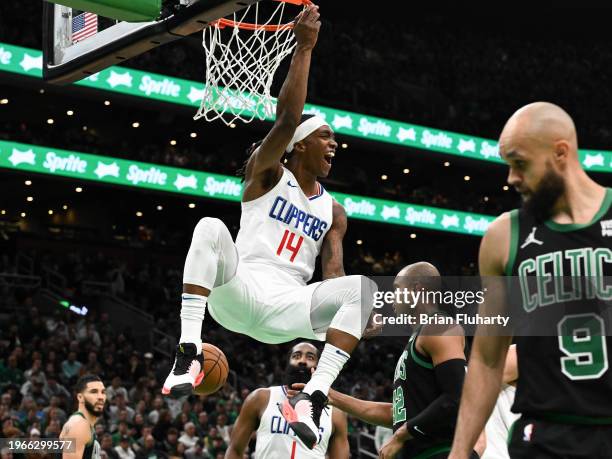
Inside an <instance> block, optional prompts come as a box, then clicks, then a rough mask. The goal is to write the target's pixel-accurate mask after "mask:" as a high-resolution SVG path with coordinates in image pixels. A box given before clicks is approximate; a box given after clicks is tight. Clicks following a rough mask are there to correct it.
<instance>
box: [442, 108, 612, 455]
mask: <svg viewBox="0 0 612 459" xmlns="http://www.w3.org/2000/svg"><path fill="white" fill-rule="evenodd" d="M499 151H500V154H501V157H502V158H503V159H504V161H506V162H507V163H508V165H509V166H510V170H509V174H508V183H509V184H510V185H512V186H514V188H515V189H516V190H517V191H518V192H519V193H520V194H521V197H522V200H523V206H522V208H521V209H520V210H513V211H512V212H507V213H504V214H502V215H501V216H500V217H498V218H497V219H496V220H495V221H494V222H493V223H492V224H491V226H489V229H488V230H487V232H486V234H485V236H484V238H483V239H482V242H481V245H480V253H479V265H480V266H479V269H480V274H481V275H482V276H487V277H483V286H486V287H487V293H486V295H485V301H484V303H483V305H482V306H481V308H482V311H483V313H492V314H506V315H507V314H508V310H509V306H510V305H515V304H517V303H515V302H514V301H512V303H510V301H509V298H508V297H507V296H506V294H505V289H506V284H507V283H508V282H512V281H513V280H512V279H510V280H508V279H501V278H498V277H497V276H504V275H506V276H518V280H519V281H520V287H517V288H516V289H515V290H517V291H518V293H519V295H520V296H521V298H520V300H519V301H518V307H517V308H516V309H514V308H513V309H512V311H513V313H516V315H517V317H516V323H517V324H520V326H518V325H517V326H516V328H515V329H514V330H502V331H501V333H500V331H499V330H491V329H490V328H484V327H483V328H484V330H483V331H484V333H478V332H477V334H476V337H475V339H474V344H473V347H472V354H471V358H470V365H469V368H468V373H467V378H466V383H465V387H464V390H463V396H462V401H461V408H460V410H459V421H458V424H457V430H456V433H455V439H454V442H453V451H452V455H451V457H452V458H454V459H457V458H465V457H467V452H468V451H469V450H470V449H471V445H472V444H473V442H474V440H475V438H476V434H477V433H478V432H479V431H480V430H481V429H482V428H483V426H484V424H485V422H486V420H487V418H488V417H489V414H490V413H491V410H492V409H493V406H494V404H495V400H496V398H497V395H498V394H499V389H500V381H501V377H502V372H503V369H504V365H503V362H504V359H505V357H506V353H507V351H508V346H509V344H510V342H511V340H512V336H500V334H501V335H511V334H512V333H515V338H514V339H515V341H516V352H517V360H518V375H519V378H518V384H517V387H516V396H515V400H514V405H513V407H512V410H513V411H514V412H515V413H521V418H520V419H519V420H518V421H517V422H516V423H515V424H514V426H513V429H512V434H511V436H510V438H509V439H508V440H509V447H508V449H509V453H510V457H511V458H544V457H546V458H549V457H563V458H579V457H580V458H584V457H589V458H591V457H605V456H609V451H612V403H611V399H610V395H611V394H612V371H611V370H610V368H609V367H610V365H609V360H608V359H609V356H610V355H612V339H610V337H609V336H607V333H609V332H610V331H609V327H610V324H609V316H608V319H607V320H608V323H607V324H606V323H605V322H604V317H605V315H603V316H602V312H603V313H604V314H606V315H608V314H609V306H608V305H606V301H608V302H609V300H611V299H612V295H611V294H610V291H612V289H611V288H610V280H609V279H610V277H609V276H611V275H612V249H611V242H610V232H609V227H610V222H612V189H610V188H608V189H606V188H604V187H603V186H601V185H599V184H597V183H596V182H594V181H593V180H592V179H591V178H590V177H589V176H588V175H587V174H586V173H585V171H584V170H583V169H582V165H581V164H580V159H579V157H578V140H577V135H576V128H575V125H574V122H573V120H572V118H571V117H570V116H569V115H568V114H567V113H566V112H565V111H564V110H563V109H562V108H560V107H558V106H556V105H554V104H551V103H546V102H536V103H533V104H529V105H527V106H525V107H522V108H521V109H519V110H518V111H517V112H515V113H514V114H513V115H512V116H511V117H510V119H509V120H508V122H507V123H506V125H505V127H504V129H503V131H502V134H501V136H500V142H499ZM564 273H565V275H566V276H572V277H571V278H568V279H571V282H570V283H571V284H572V286H568V285H567V284H568V283H567V282H564V280H565V279H560V276H563V274H564ZM536 276H537V277H536ZM553 276H554V277H556V279H555V278H554V277H553ZM606 276H608V277H606ZM546 278H550V279H551V280H552V282H551V284H552V285H549V282H542V279H546ZM500 279H501V280H500ZM536 279H537V282H530V281H535V280H536ZM575 281H576V283H575ZM576 284H577V285H576ZM606 284H607V285H606ZM593 289H595V290H593ZM517 299H518V298H517ZM608 304H609V303H608ZM555 316H557V317H555ZM606 325H607V327H608V330H607V333H606V330H605V328H606ZM491 331H492V332H494V333H491Z"/></svg>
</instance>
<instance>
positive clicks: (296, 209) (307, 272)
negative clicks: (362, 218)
mask: <svg viewBox="0 0 612 459" xmlns="http://www.w3.org/2000/svg"><path fill="white" fill-rule="evenodd" d="M317 189H318V192H317V194H315V195H314V196H310V197H308V196H306V195H305V194H304V192H303V191H302V189H301V188H300V185H299V184H298V182H297V180H296V178H295V176H294V175H293V174H292V173H291V171H289V170H288V169H287V168H285V167H283V175H282V176H281V179H280V180H279V181H278V183H277V184H276V185H275V186H274V188H272V189H271V190H270V191H268V192H267V193H266V194H264V195H263V196H260V197H259V198H257V199H254V200H252V201H248V202H243V203H242V216H241V218H240V231H239V232H238V236H237V237H236V247H237V248H238V254H239V256H240V263H246V264H249V265H259V266H253V267H254V269H257V270H262V271H266V270H270V269H272V270H280V271H281V272H283V273H285V274H288V275H289V276H290V277H291V278H293V279H295V280H296V281H297V282H298V283H299V284H302V285H304V284H306V283H307V282H308V281H309V280H310V279H311V278H312V273H313V272H314V269H315V261H316V259H317V256H318V255H319V252H320V250H321V245H322V244H323V239H324V238H325V235H326V234H327V232H328V231H329V229H330V227H331V225H332V218H333V213H332V204H333V198H332V197H331V196H330V194H329V193H328V192H327V191H325V189H324V188H323V186H322V185H321V184H319V183H317Z"/></svg>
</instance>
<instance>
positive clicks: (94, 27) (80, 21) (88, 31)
mask: <svg viewBox="0 0 612 459" xmlns="http://www.w3.org/2000/svg"><path fill="white" fill-rule="evenodd" d="M97 33H98V15H97V14H94V13H81V14H79V15H78V16H75V17H73V18H72V42H73V43H76V42H77V41H81V40H84V39H86V38H87V37H91V36H92V35H95V34H97Z"/></svg>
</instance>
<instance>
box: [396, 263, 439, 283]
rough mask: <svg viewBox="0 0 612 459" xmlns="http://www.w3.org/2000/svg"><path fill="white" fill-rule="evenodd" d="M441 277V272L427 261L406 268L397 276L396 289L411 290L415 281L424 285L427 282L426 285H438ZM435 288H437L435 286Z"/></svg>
mask: <svg viewBox="0 0 612 459" xmlns="http://www.w3.org/2000/svg"><path fill="white" fill-rule="evenodd" d="M439 277H440V271H438V268H436V267H435V266H434V265H432V264H431V263H428V262H426V261H419V262H417V263H413V264H411V265H407V266H404V267H403V268H402V269H401V270H400V272H399V273H397V276H396V277H395V282H394V284H395V288H409V287H410V285H411V284H413V283H414V282H415V281H416V282H419V283H423V281H425V280H427V281H428V282H426V284H428V285H431V284H436V285H437V284H438V283H439V282H438V280H439V279H438V278H439ZM434 288H436V287H435V286H434Z"/></svg>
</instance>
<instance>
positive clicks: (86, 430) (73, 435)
mask: <svg viewBox="0 0 612 459" xmlns="http://www.w3.org/2000/svg"><path fill="white" fill-rule="evenodd" d="M75 393H76V398H77V401H78V410H77V411H75V412H74V413H73V414H72V415H71V416H70V418H68V420H67V421H66V423H65V424H64V427H63V428H62V432H61V433H60V439H61V440H72V441H74V442H76V448H75V449H74V451H73V452H64V453H63V454H62V459H100V444H99V443H98V440H97V439H96V432H95V430H94V424H95V423H96V421H97V420H98V418H99V417H100V416H102V413H103V411H104V404H105V403H106V388H105V387H104V384H103V383H102V380H101V379H100V378H99V377H98V376H96V375H84V376H81V377H80V378H79V380H78V381H77V383H76V386H75Z"/></svg>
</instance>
